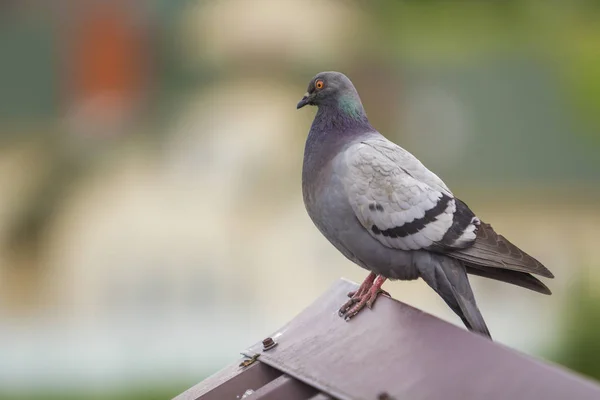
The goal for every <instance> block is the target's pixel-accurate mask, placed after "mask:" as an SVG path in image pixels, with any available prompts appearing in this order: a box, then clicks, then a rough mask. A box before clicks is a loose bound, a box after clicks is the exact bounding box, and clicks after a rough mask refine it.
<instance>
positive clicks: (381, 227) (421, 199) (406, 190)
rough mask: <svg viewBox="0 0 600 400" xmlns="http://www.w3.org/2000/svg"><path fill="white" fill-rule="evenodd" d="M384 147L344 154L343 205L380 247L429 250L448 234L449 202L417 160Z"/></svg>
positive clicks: (358, 146)
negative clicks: (348, 207)
mask: <svg viewBox="0 0 600 400" xmlns="http://www.w3.org/2000/svg"><path fill="white" fill-rule="evenodd" d="M387 143H389V144H386V143H385V142H383V141H382V140H381V139H373V140H364V141H361V142H358V143H355V144H353V145H351V146H350V147H348V148H347V149H346V151H345V152H344V153H343V163H342V165H343V169H342V171H341V172H340V176H341V179H342V182H343V184H344V189H345V191H346V194H347V196H348V200H349V202H350V204H351V206H352V209H353V210H354V213H355V215H356V217H357V218H358V220H359V221H360V223H361V225H362V226H363V227H364V228H365V229H366V230H367V231H368V232H369V234H370V235H371V236H373V237H374V238H375V239H377V240H378V241H379V242H381V243H382V244H383V245H385V246H387V247H390V248H395V249H401V250H421V249H429V248H430V247H431V246H433V245H434V244H436V243H441V242H443V240H444V236H445V235H446V233H447V232H449V231H450V230H451V227H452V225H453V216H454V213H455V211H456V203H455V199H454V196H453V194H452V192H450V190H449V189H448V188H447V187H446V185H444V183H443V182H442V181H441V180H440V179H439V178H438V177H437V176H435V175H434V174H433V173H431V172H429V171H428V170H427V169H426V168H425V167H424V166H422V164H421V163H420V162H419V161H418V160H416V158H414V157H413V156H412V155H410V154H409V153H408V152H406V151H404V150H402V149H401V148H400V147H399V146H396V145H394V144H393V143H391V142H387ZM473 231H474V228H473ZM472 236H473V237H472V239H473V240H474V239H475V234H474V233H473V234H472Z"/></svg>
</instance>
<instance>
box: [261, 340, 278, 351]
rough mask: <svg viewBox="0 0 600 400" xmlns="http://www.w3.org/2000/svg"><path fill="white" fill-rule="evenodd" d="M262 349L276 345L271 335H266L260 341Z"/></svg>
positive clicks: (265, 349) (268, 348) (269, 348)
mask: <svg viewBox="0 0 600 400" xmlns="http://www.w3.org/2000/svg"><path fill="white" fill-rule="evenodd" d="M262 344H263V351H267V350H271V349H272V348H273V347H275V346H277V342H276V341H274V340H273V338H272V337H268V338H266V339H265V340H263V341H262Z"/></svg>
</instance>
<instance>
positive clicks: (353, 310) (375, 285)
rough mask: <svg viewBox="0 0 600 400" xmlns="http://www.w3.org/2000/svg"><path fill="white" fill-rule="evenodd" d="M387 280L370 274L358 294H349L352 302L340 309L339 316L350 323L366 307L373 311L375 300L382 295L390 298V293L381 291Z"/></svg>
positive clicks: (349, 301)
mask: <svg viewBox="0 0 600 400" xmlns="http://www.w3.org/2000/svg"><path fill="white" fill-rule="evenodd" d="M385 280H386V278H384V277H382V276H377V277H376V276H375V274H373V273H372V276H371V274H370V275H369V276H368V277H367V279H365V281H364V282H363V284H362V285H360V288H359V289H358V290H357V291H356V292H354V293H349V294H348V295H351V297H350V300H348V301H347V302H346V303H344V305H343V306H342V307H340V309H339V311H338V314H339V316H340V317H343V318H344V319H345V320H346V321H349V320H350V319H352V318H353V317H355V316H356V315H357V314H358V313H359V312H360V311H361V310H362V309H363V308H365V306H367V307H368V308H369V309H372V308H373V304H375V300H377V297H378V296H379V295H380V294H385V295H388V296H389V293H388V292H386V291H385V290H382V289H381V285H383V282H385Z"/></svg>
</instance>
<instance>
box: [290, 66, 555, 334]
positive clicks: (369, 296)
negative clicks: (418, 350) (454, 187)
mask: <svg viewBox="0 0 600 400" xmlns="http://www.w3.org/2000/svg"><path fill="white" fill-rule="evenodd" d="M306 105H311V106H317V107H318V110H317V113H316V115H315V118H314V120H313V123H312V126H311V128H310V131H309V134H308V137H307V139H306V144H305V149H304V160H303V167H302V195H303V200H304V205H305V207H306V210H307V212H308V215H309V216H310V218H311V219H312V221H313V223H314V224H315V225H316V227H317V228H318V230H319V231H320V232H321V233H322V234H323V235H324V236H325V237H326V238H327V239H328V240H329V242H331V244H333V246H335V247H336V248H337V249H338V250H339V251H340V252H341V253H342V254H343V255H344V256H346V257H347V258H348V259H349V260H351V261H352V262H354V263H355V264H357V265H359V266H360V267H362V268H364V269H366V270H368V271H370V273H369V275H368V276H367V278H366V279H365V280H364V282H363V283H362V284H361V285H360V286H359V288H358V289H357V290H356V291H355V292H351V293H349V294H348V296H349V297H350V299H349V300H348V301H347V302H346V303H345V304H343V305H342V307H341V308H340V309H339V315H340V316H342V317H344V318H345V319H346V320H349V319H351V318H353V317H354V316H356V315H357V314H358V313H359V312H360V311H361V310H363V309H364V307H365V306H367V307H368V308H372V307H373V304H374V303H375V300H376V299H377V297H378V296H379V295H380V294H381V293H384V294H387V293H386V292H385V291H383V289H381V286H382V285H383V283H384V282H385V281H386V280H388V279H389V280H414V279H418V278H422V279H423V280H424V281H425V282H426V283H427V284H428V285H429V286H430V287H431V288H432V289H433V290H434V291H435V292H436V293H437V294H438V295H439V296H440V297H441V298H442V299H443V300H444V301H445V302H446V304H447V305H448V306H449V307H450V308H451V309H452V311H454V312H455V313H456V314H457V315H458V316H459V317H460V318H461V320H462V321H463V323H464V324H465V326H466V327H467V329H468V330H470V331H473V332H476V333H479V334H481V335H483V336H485V337H488V338H490V339H491V335H490V332H489V330H488V327H487V325H486V323H485V321H484V319H483V316H482V315H481V312H480V311H479V308H478V307H477V303H476V302H475V297H474V295H473V291H472V289H471V285H470V283H469V278H468V275H469V274H472V275H478V276H482V277H485V278H490V279H495V280H498V281H502V282H506V283H510V284H513V285H517V286H521V287H523V288H527V289H530V290H533V291H536V292H539V293H543V294H551V292H550V290H549V289H548V287H547V286H546V285H545V284H544V283H542V282H541V281H540V280H539V279H537V278H535V277H534V276H533V275H531V274H536V275H539V276H542V277H546V278H553V277H554V276H553V274H552V273H551V272H550V271H549V270H548V269H547V268H546V267H544V266H543V265H542V264H541V263H540V262H539V261H537V260H536V259H535V258H533V257H531V256H530V255H528V254H526V253H525V252H524V251H522V250H520V249H519V248H517V247H516V246H515V245H513V244H512V243H511V242H509V241H508V240H507V239H506V238H504V237H503V236H502V235H499V234H497V233H496V232H495V231H494V229H493V228H492V226H491V225H489V224H487V223H485V222H483V221H482V220H481V219H480V218H478V217H477V216H476V215H475V213H474V212H473V211H471V209H470V208H469V207H468V206H467V204H466V203H465V202H463V201H461V200H460V199H459V198H457V197H456V196H454V194H453V193H452V191H450V189H449V188H448V186H446V184H445V183H444V182H443V181H442V180H441V179H440V178H439V177H438V176H437V175H435V174H434V173H433V172H431V171H430V170H429V169H427V168H426V167H425V166H424V165H423V164H422V163H421V162H420V161H419V160H418V159H417V158H416V157H415V156H413V155H412V154H411V153H409V152H408V151H406V150H405V149H403V148H402V147H400V146H398V145H396V144H395V143H393V142H391V141H389V140H388V139H386V138H385V137H384V136H383V135H382V134H381V133H379V132H378V131H377V130H376V129H375V128H373V127H372V126H371V124H370V123H369V120H368V119H367V115H366V113H365V110H364V108H363V105H362V102H361V100H360V97H359V95H358V92H357V91H356V89H355V88H354V85H353V84H352V82H351V81H350V79H348V77H346V76H345V75H344V74H342V73H340V72H321V73H319V74H317V75H316V76H315V77H314V78H313V79H312V80H311V81H310V83H309V84H308V90H307V92H306V93H305V95H304V97H302V100H300V102H298V104H297V106H296V108H297V109H300V108H302V107H304V106H306Z"/></svg>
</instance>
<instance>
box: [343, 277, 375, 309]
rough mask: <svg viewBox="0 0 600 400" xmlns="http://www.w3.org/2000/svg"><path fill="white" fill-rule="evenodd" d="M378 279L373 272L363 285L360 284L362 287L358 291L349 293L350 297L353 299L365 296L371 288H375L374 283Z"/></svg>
mask: <svg viewBox="0 0 600 400" xmlns="http://www.w3.org/2000/svg"><path fill="white" fill-rule="evenodd" d="M376 277H377V275H375V273H374V272H371V273H370V274H369V275H367V277H366V278H365V280H364V281H363V283H361V284H360V287H359V288H358V290H356V291H353V292H350V293H348V297H351V298H352V297H354V296H357V297H360V296H362V295H363V294H365V293H366V291H367V290H369V289H370V288H371V286H373V281H374V280H375V278H376ZM353 303H354V302H353Z"/></svg>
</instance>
